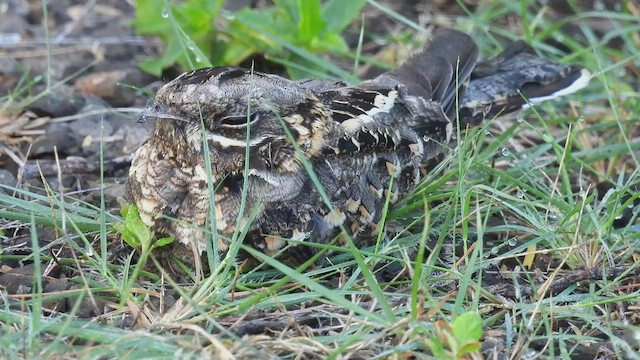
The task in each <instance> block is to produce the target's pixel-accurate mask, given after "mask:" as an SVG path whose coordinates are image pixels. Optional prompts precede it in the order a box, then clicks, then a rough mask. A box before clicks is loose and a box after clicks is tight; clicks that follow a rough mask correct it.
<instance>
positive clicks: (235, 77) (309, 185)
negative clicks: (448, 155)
mask: <svg viewBox="0 0 640 360" xmlns="http://www.w3.org/2000/svg"><path fill="white" fill-rule="evenodd" d="M477 57H478V50H477V47H476V45H475V44H474V43H473V41H472V40H471V38H470V37H469V36H467V35H465V34H462V33H460V32H457V31H453V30H440V31H438V32H437V33H436V35H435V36H434V39H433V41H431V43H430V44H429V45H428V46H427V47H426V48H425V49H424V50H423V51H422V52H420V53H418V54H416V55H414V56H413V57H411V58H410V59H409V60H408V61H407V62H406V63H405V64H404V65H402V66H401V67H399V68H398V69H396V70H393V71H389V72H386V73H384V74H382V75H380V76H378V77H376V78H374V79H371V80H367V81H364V82H363V83H361V84H358V85H348V84H346V83H343V82H339V81H322V80H305V81H291V80H287V79H285V78H282V77H280V76H277V75H271V74H264V73H259V72H253V71H250V70H245V69H242V68H237V67H217V68H207V69H200V70H195V71H191V72H188V73H185V74H182V75H180V76H179V77H177V78H176V79H175V80H173V81H171V82H169V83H168V84H166V85H165V86H163V87H162V88H161V89H160V90H159V91H158V93H157V95H156V96H155V99H154V100H153V101H152V103H151V104H150V105H149V107H148V108H147V109H146V110H145V111H144V112H143V113H142V114H141V116H140V120H141V121H144V120H146V119H150V118H153V119H157V123H156V126H155V131H154V132H153V134H152V135H151V137H150V138H149V139H148V140H147V141H146V142H145V143H144V144H143V145H142V147H140V149H138V150H137V152H136V154H135V158H134V159H133V162H132V165H131V169H130V172H129V179H128V181H127V194H126V198H127V199H128V201H130V202H133V203H135V204H136V205H137V206H138V209H139V211H140V215H141V218H142V220H143V221H144V223H146V224H147V225H148V226H149V227H150V228H151V229H152V230H153V231H154V232H155V234H156V236H160V235H169V236H172V237H174V238H175V239H176V240H178V243H177V244H175V245H174V248H173V249H172V250H171V251H174V252H179V251H181V250H180V248H183V250H184V249H189V250H187V251H186V252H187V253H189V252H191V251H192V254H193V255H194V258H196V259H197V258H198V255H199V254H200V253H202V251H204V250H205V249H206V243H205V241H207V240H208V239H211V238H212V236H211V234H209V235H206V231H204V228H205V224H206V221H207V217H208V214H209V213H210V212H211V210H214V212H215V216H214V218H215V222H216V223H215V226H216V229H217V232H218V234H219V236H218V238H219V244H218V245H219V246H218V247H219V249H220V250H221V251H224V250H225V249H227V248H228V241H229V239H230V238H231V236H232V234H233V233H234V231H236V230H239V228H240V227H243V226H249V231H248V233H247V235H246V237H245V238H244V243H245V244H246V245H248V246H251V247H253V248H254V249H257V250H259V251H261V252H263V253H265V254H268V255H270V256H271V255H274V254H276V253H278V252H279V251H281V250H282V249H283V248H284V247H285V245H287V244H289V243H290V242H289V241H288V239H293V240H298V241H304V242H309V243H328V242H329V241H330V240H332V239H334V238H335V237H336V235H338V234H339V233H340V231H341V230H340V227H343V228H344V229H345V230H346V231H347V232H349V233H350V235H351V236H352V237H353V238H354V239H355V242H356V245H357V246H366V245H370V244H372V242H373V241H372V239H375V235H376V234H377V232H378V223H379V221H380V218H381V215H382V209H383V205H384V203H385V198H386V195H389V197H390V202H391V203H392V204H393V203H395V202H396V201H397V200H398V199H400V198H402V197H403V196H404V195H405V194H407V193H408V192H410V191H411V190H412V189H413V188H414V187H415V186H416V185H417V184H418V183H419V182H420V179H421V177H422V176H424V174H425V172H426V171H428V169H427V168H426V165H427V164H428V163H429V162H430V161H433V160H434V159H436V158H437V157H439V156H440V155H441V154H442V153H443V152H444V150H445V149H447V147H446V145H447V143H449V141H450V139H451V137H452V133H453V132H454V129H455V128H456V126H457V125H458V124H456V123H455V121H456V119H459V121H460V127H461V128H463V129H464V128H465V127H466V126H467V125H473V124H478V123H480V122H482V120H484V119H485V118H492V117H495V116H496V115H498V114H504V113H507V112H511V111H515V110H518V109H521V108H522V107H523V106H527V105H529V104H530V103H535V102H538V101H542V100H546V99H550V98H554V97H556V96H560V95H565V94H569V93H572V92H574V91H576V90H578V89H580V88H582V87H584V86H586V85H587V83H588V82H589V79H590V74H589V73H588V72H587V71H586V70H584V69H582V68H580V67H576V66H565V65H561V64H557V63H553V62H550V61H547V60H543V59H540V58H538V57H537V56H536V55H535V54H534V53H533V52H532V51H531V49H530V48H529V47H527V46H526V45H524V43H522V42H517V43H514V44H512V45H511V46H510V47H509V48H508V49H507V50H506V51H504V52H503V53H502V54H501V55H499V56H498V57H496V58H493V59H490V60H487V61H485V62H481V63H477ZM284 126H286V128H287V129H288V131H289V134H287V132H286V131H285V129H284ZM205 139H206V144H205V143H203V140H205ZM294 143H295V145H296V146H294ZM296 147H298V148H299V150H296ZM205 151H208V154H205ZM246 153H248V154H249V158H248V164H246V166H247V167H246V169H247V170H248V172H247V173H245V161H247V160H246V159H245V154H246ZM303 157H304V158H306V159H307V160H308V162H309V164H311V166H312V169H313V173H314V174H315V176H316V177H317V180H318V181H319V183H320V184H321V185H322V188H323V189H324V191H325V193H326V194H328V196H329V198H330V202H331V204H330V206H329V205H328V204H326V203H325V201H323V199H322V196H321V194H320V192H319V191H318V188H317V186H316V185H315V184H314V182H313V181H312V177H311V176H310V175H309V172H308V171H307V170H306V169H305V168H304V166H303V162H302V158H303ZM209 168H210V173H209V170H208V169H209ZM392 178H393V181H391V179H392ZM209 181H211V183H209ZM245 181H246V182H247V184H245ZM390 183H391V185H390ZM210 187H211V188H212V189H214V190H215V195H214V198H213V199H211V198H210V196H209V194H210V193H211V192H210ZM244 187H246V189H247V195H246V204H245V208H244V212H243V214H242V216H240V208H241V199H242V191H243V188H244ZM389 189H391V193H388V191H389ZM211 201H213V204H215V205H213V206H211V205H210V202H211ZM250 214H253V215H255V218H254V219H253V221H252V222H250V223H249V221H248V220H247V219H248V218H249V216H250ZM209 228H210V227H209ZM291 243H292V246H291V247H289V248H288V249H286V250H285V251H284V252H283V253H281V254H280V256H279V259H280V260H281V261H283V262H285V263H288V264H290V265H296V264H299V263H302V262H304V261H305V260H307V259H309V258H310V257H311V256H313V254H314V253H315V251H316V248H314V247H310V246H304V245H301V244H299V243H296V242H291ZM181 244H182V245H181ZM183 245H189V246H186V247H185V246H183ZM191 261H194V260H193V259H192V260H191Z"/></svg>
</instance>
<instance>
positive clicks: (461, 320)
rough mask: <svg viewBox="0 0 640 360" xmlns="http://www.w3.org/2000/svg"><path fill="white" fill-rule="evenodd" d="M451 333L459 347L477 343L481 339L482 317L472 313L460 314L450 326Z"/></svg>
mask: <svg viewBox="0 0 640 360" xmlns="http://www.w3.org/2000/svg"><path fill="white" fill-rule="evenodd" d="M451 331H452V332H453V336H454V337H455V339H456V341H457V342H458V344H460V345H461V346H465V345H467V344H471V343H474V342H477V341H479V340H480V338H482V317H480V315H478V313H476V312H473V311H469V312H466V313H464V314H461V315H460V316H458V317H457V318H456V319H455V320H454V321H453V323H452V324H451Z"/></svg>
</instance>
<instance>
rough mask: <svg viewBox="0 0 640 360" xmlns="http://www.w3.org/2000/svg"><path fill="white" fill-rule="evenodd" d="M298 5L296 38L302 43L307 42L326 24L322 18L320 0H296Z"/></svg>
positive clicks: (318, 33)
mask: <svg viewBox="0 0 640 360" xmlns="http://www.w3.org/2000/svg"><path fill="white" fill-rule="evenodd" d="M298 6H299V10H300V22H299V23H298V39H299V40H300V42H302V43H308V42H309V41H311V40H312V39H313V38H315V37H317V36H318V35H320V33H321V32H322V31H323V30H324V29H325V28H326V25H327V24H326V22H325V21H324V20H322V16H321V10H320V0H298Z"/></svg>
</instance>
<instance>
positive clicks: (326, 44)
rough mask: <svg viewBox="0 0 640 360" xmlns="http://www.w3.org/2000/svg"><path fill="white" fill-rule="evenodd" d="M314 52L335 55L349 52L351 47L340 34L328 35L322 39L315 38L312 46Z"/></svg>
mask: <svg viewBox="0 0 640 360" xmlns="http://www.w3.org/2000/svg"><path fill="white" fill-rule="evenodd" d="M310 45H311V46H310V47H311V50H313V51H322V52H325V51H330V52H334V53H346V52H349V45H347V43H346V42H345V41H344V39H343V38H342V36H340V34H336V33H328V34H326V35H325V36H322V37H320V38H315V39H313V41H312V42H311V44H310Z"/></svg>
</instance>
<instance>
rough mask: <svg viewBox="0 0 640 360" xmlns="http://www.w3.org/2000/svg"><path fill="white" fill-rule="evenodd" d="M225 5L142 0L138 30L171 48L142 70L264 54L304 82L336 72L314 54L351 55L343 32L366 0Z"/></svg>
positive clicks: (205, 0) (211, 0)
mask: <svg viewBox="0 0 640 360" xmlns="http://www.w3.org/2000/svg"><path fill="white" fill-rule="evenodd" d="M223 3H224V1H222V0H187V1H184V2H183V3H180V4H172V3H169V2H168V1H167V2H165V3H164V6H163V7H159V6H158V2H157V1H153V0H137V1H136V20H135V22H134V25H135V26H136V28H137V29H138V32H139V33H140V34H144V35H155V36H158V37H160V38H161V39H162V40H163V41H164V42H165V43H166V49H165V51H164V52H163V55H162V56H161V57H159V58H155V59H151V60H148V61H144V62H142V63H141V64H140V66H141V67H142V68H143V69H144V70H145V71H147V72H149V73H151V74H153V75H156V76H158V75H160V74H161V73H162V70H163V69H165V68H167V67H169V66H172V65H174V64H179V65H180V66H182V67H183V68H185V69H194V68H199V67H203V66H210V65H211V66H219V65H237V64H239V63H241V62H242V61H244V60H245V59H247V58H248V57H250V56H252V55H254V54H257V53H261V54H264V55H265V56H267V57H269V58H272V59H273V60H275V61H277V62H280V63H282V64H283V65H284V66H285V68H286V69H287V71H288V72H289V75H290V76H291V77H293V78H301V77H305V76H309V75H310V74H315V75H317V74H318V73H321V74H323V73H326V72H327V71H329V70H331V68H330V67H329V65H328V64H326V62H324V61H321V60H319V59H317V58H316V57H315V56H313V55H312V54H313V53H319V52H329V53H334V54H346V53H348V51H349V49H348V46H347V44H346V42H345V41H344V39H343V38H342V36H341V32H342V31H343V30H344V29H345V28H346V27H347V26H348V25H349V24H351V22H352V21H353V20H354V19H355V17H356V16H357V14H358V13H359V12H360V10H361V8H362V7H363V6H364V4H365V3H366V1H364V0H355V1H340V0H329V1H326V2H324V3H321V2H320V0H277V1H274V4H275V5H274V6H271V7H265V8H260V9H254V8H248V7H246V8H242V9H240V10H239V11H237V12H235V13H233V14H231V13H225V11H224V10H223V9H222V5H223Z"/></svg>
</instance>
